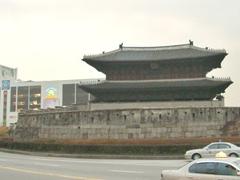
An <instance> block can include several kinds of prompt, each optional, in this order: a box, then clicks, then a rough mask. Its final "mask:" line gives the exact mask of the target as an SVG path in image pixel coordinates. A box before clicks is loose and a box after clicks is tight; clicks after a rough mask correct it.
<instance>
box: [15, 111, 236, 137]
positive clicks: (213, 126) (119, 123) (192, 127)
mask: <svg viewBox="0 0 240 180" xmlns="http://www.w3.org/2000/svg"><path fill="white" fill-rule="evenodd" d="M227 136H229V137H231V136H240V108H239V107H235V108H230V107H215V108H212V107H211V108H206V107H203V108H165V109H145V108H144V109H120V110H93V111H80V110H67V109H61V110H57V109H52V110H45V111H40V112H34V111H32V112H25V113H20V114H19V120H18V123H17V127H16V129H15V132H14V140H15V141H25V142H28V141H38V140H41V139H54V140H81V139H83V140H91V139H99V140H100V139H102V140H103V139H108V140H114V139H116V140H124V139H125V140H131V139H139V140H141V139H142V140H146V139H174V138H196V137H200V138H201V137H227Z"/></svg>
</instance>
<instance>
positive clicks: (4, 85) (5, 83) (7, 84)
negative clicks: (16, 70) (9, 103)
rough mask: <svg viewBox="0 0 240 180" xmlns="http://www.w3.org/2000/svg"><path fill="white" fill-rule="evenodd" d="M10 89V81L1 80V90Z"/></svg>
mask: <svg viewBox="0 0 240 180" xmlns="http://www.w3.org/2000/svg"><path fill="white" fill-rule="evenodd" d="M9 89H10V80H2V90H9Z"/></svg>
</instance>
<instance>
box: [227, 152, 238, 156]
mask: <svg viewBox="0 0 240 180" xmlns="http://www.w3.org/2000/svg"><path fill="white" fill-rule="evenodd" d="M229 157H238V155H237V154H236V153H231V154H229Z"/></svg>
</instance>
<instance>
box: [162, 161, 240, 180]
mask: <svg viewBox="0 0 240 180" xmlns="http://www.w3.org/2000/svg"><path fill="white" fill-rule="evenodd" d="M161 180H240V159H239V158H216V159H214V158H212V159H204V158H203V159H198V160H195V161H192V162H190V163H188V164H187V165H185V166H184V167H182V168H180V169H178V170H163V171H162V174H161Z"/></svg>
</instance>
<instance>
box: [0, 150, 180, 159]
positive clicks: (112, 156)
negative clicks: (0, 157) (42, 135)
mask: <svg viewBox="0 0 240 180" xmlns="http://www.w3.org/2000/svg"><path fill="white" fill-rule="evenodd" d="M0 152H6V153H13V154H23V155H31V156H44V157H64V158H86V159H149V160H154V159H156V160H168V159H169V160H170V159H172V160H174V159H184V156H183V155H176V154H174V155H119V154H63V153H54V152H33V151H22V150H13V149H5V148H0Z"/></svg>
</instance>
